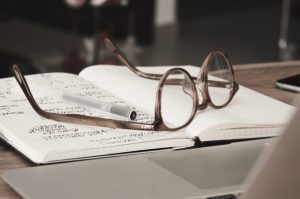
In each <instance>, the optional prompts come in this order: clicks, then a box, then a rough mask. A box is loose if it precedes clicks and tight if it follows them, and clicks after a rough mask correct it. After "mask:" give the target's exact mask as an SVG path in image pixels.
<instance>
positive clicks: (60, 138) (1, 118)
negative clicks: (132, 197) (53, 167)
mask: <svg viewBox="0 0 300 199" xmlns="http://www.w3.org/2000/svg"><path fill="white" fill-rule="evenodd" d="M184 68H185V69H187V70H188V71H189V72H190V73H191V74H194V75H196V74H197V73H198V70H199V68H197V67H192V66H184ZM167 69H168V67H145V68H143V70H145V71H148V72H158V73H161V72H163V71H165V70H167ZM26 78H27V81H28V83H29V86H30V88H31V90H32V93H33V95H34V97H35V99H36V101H37V102H38V104H39V105H40V106H41V107H42V108H43V109H44V110H47V111H52V112H58V113H77V114H85V115H93V116H99V117H107V118H110V117H111V115H107V114H106V113H103V112H100V111H97V110H95V109H93V108H90V107H88V106H84V105H82V104H77V103H70V102H69V101H66V100H63V99H62V95H63V94H64V93H65V92H69V93H74V94H76V95H81V96H86V97H89V98H95V99H99V100H101V101H104V102H108V103H115V104H119V105H123V106H128V107H131V108H133V109H135V110H136V111H137V113H138V115H137V121H139V122H141V121H143V122H151V121H152V116H153V113H154V105H155V94H156V88H157V85H158V81H154V80H147V79H143V78H141V77H138V76H137V75H135V74H133V73H132V72H131V71H129V70H128V69H127V68H126V67H117V66H110V65H98V66H91V67H88V68H86V69H84V70H83V71H81V73H80V74H79V75H73V74H68V73H46V74H37V75H31V76H26ZM0 84H1V87H0V98H1V101H0V136H1V137H2V138H3V139H4V140H6V141H7V142H8V143H9V144H10V145H12V146H13V147H14V148H16V149H17V150H18V151H20V152H21V153H22V154H24V155H25V156H26V157H28V158H29V159H30V160H32V161H33V162H35V163H40V164H43V163H53V162H60V161H69V160H74V159H81V158H93V157H99V156H104V155H113V154H119V153H125V152H136V151H144V150H152V149H166V148H173V149H176V148H185V147H192V146H194V144H195V137H198V138H199V139H200V141H202V142H208V141H219V140H239V139H249V138H258V137H270V136H276V135H278V133H279V130H280V128H281V127H283V126H284V125H285V123H286V122H287V121H288V120H289V118H290V116H291V115H292V112H293V111H294V108H293V107H291V106H289V105H287V104H284V103H281V102H279V101H276V100H274V99H272V98H269V97H267V96H264V95H261V94H259V93H256V92H254V91H252V90H249V89H247V88H244V87H241V88H240V90H239V91H238V93H237V94H236V96H235V97H234V99H233V100H232V102H231V103H230V104H229V105H228V106H226V107H225V108H223V109H218V110H216V109H212V108H208V109H206V110H204V111H199V112H198V113H197V116H196V117H195V119H194V120H193V121H192V123H191V124H190V125H189V126H188V127H187V128H185V129H182V130H180V131H178V132H154V131H139V130H124V129H111V128H104V127H96V126H87V125H77V124H69V123H62V122H56V121H53V120H48V119H45V118H42V117H40V116H39V115H38V114H37V113H35V111H34V110H33V109H32V107H31V106H30V104H29V103H28V101H27V99H26V98H25V96H24V94H23V93H22V91H21V89H20V88H19V86H18V85H17V82H16V81H15V79H14V78H5V79H1V80H0ZM180 108H185V107H180ZM168 118H169V121H167V122H168V123H173V124H176V122H180V121H179V120H180V115H174V114H173V113H172V110H170V113H169V117H168Z"/></svg>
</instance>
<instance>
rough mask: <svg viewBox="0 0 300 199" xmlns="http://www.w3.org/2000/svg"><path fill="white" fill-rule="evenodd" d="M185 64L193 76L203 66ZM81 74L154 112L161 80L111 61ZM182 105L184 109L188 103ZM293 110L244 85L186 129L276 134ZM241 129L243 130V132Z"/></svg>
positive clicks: (160, 70)
mask: <svg viewBox="0 0 300 199" xmlns="http://www.w3.org/2000/svg"><path fill="white" fill-rule="evenodd" d="M182 67H183V68H184V69H186V70H187V71H189V72H190V73H191V74H192V75H193V76H197V74H198V72H199V70H200V69H199V68H198V67H192V66H182ZM169 68H171V67H143V68H141V70H143V71H145V72H151V73H163V72H164V71H166V70H168V69H169ZM80 76H82V77H83V78H86V79H90V80H91V81H93V82H95V83H96V84H97V85H101V86H102V87H103V88H105V89H107V90H110V91H111V92H112V93H113V94H114V95H117V96H119V97H122V98H123V99H125V100H126V101H128V102H130V103H132V104H135V105H136V106H137V107H139V108H141V109H142V110H147V111H148V112H151V113H152V114H153V112H154V106H155V95H156V89H157V86H158V81H156V80H148V79H145V78H141V77H139V76H137V75H135V74H134V73H133V72H131V71H130V70H129V69H128V68H126V67H118V66H110V65H100V66H91V67H88V68H86V69H85V70H83V71H82V72H81V73H80ZM181 108H182V109H184V108H185V107H184V106H183V107H181ZM293 111H294V108H293V107H291V106H289V105H287V104H284V103H282V102H279V101H277V100H275V99H272V98H270V97H267V96H265V95H262V94H259V93H257V92H255V91H252V90H250V89H247V88H245V87H242V86H241V87H240V90H239V91H238V92H237V94H236V95H235V97H234V99H233V100H232V102H231V103H230V104H229V105H228V106H226V107H224V108H222V109H213V108H210V107H209V108H207V109H205V110H202V111H198V113H197V115H196V117H195V119H194V120H193V121H192V123H191V124H190V125H189V126H188V127H187V128H186V129H185V131H186V132H187V133H189V134H191V135H193V136H199V137H200V139H201V138H202V137H203V136H204V135H202V134H205V132H211V131H213V130H214V129H215V128H217V127H218V128H219V127H220V126H222V128H219V129H218V131H219V132H221V131H222V130H226V132H229V131H230V132H231V133H230V136H229V135H228V138H230V139H231V138H232V137H234V135H235V134H234V133H237V134H236V136H237V137H238V138H240V137H241V136H244V138H250V137H251V138H252V137H265V136H270V135H273V136H274V135H277V134H278V129H279V128H280V127H281V126H283V125H285V124H286V123H287V121H288V120H289V118H290V116H291V115H292V112H293ZM168 116H169V118H170V120H169V121H168V122H170V123H175V124H176V123H177V122H180V121H181V118H180V115H174V114H173V113H172V110H170V114H169V115H168ZM254 127H255V129H256V130H257V131H254V130H251V131H245V130H242V131H239V130H240V129H244V128H248V129H249V128H254ZM257 127H260V128H257ZM264 130H265V134H264ZM240 133H242V134H241V135H240ZM217 135H220V137H219V138H218V139H219V140H223V139H228V138H227V137H226V135H227V134H226V133H219V134H217ZM212 137H213V138H212ZM212 137H211V138H210V137H209V136H208V135H206V136H205V140H206V141H208V140H210V139H217V137H216V136H212ZM203 138H204V137H203Z"/></svg>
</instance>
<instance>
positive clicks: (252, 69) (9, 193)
mask: <svg viewBox="0 0 300 199" xmlns="http://www.w3.org/2000/svg"><path fill="white" fill-rule="evenodd" d="M234 69H235V73H236V78H237V81H238V82H239V83H240V84H241V85H243V86H246V87H249V88H251V89H253V90H256V91H258V92H260V93H263V94H265V95H268V96H271V97H273V98H276V99H278V100H280V101H282V102H285V103H288V104H291V103H292V100H293V98H294V97H295V95H296V93H292V92H289V91H283V90H280V89H277V88H276V87H275V81H276V80H277V79H279V78H283V77H287V76H289V75H293V74H297V73H300V61H289V62H276V63H265V64H247V65H236V66H234ZM29 166H33V164H32V163H30V162H29V161H28V160H26V159H25V158H24V157H22V156H21V155H20V154H18V153H17V152H16V151H14V150H13V149H12V148H11V147H9V146H8V145H7V144H6V143H4V142H3V141H0V172H2V171H4V170H6V169H13V168H20V167H29ZM0 198H1V199H4V198H20V197H19V196H18V195H17V194H16V193H15V192H14V191H13V190H12V189H11V188H10V187H9V186H8V185H7V184H5V182H4V181H3V180H2V179H0Z"/></svg>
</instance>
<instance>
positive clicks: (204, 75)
mask: <svg viewBox="0 0 300 199" xmlns="http://www.w3.org/2000/svg"><path fill="white" fill-rule="evenodd" d="M104 43H105V45H106V47H107V48H108V49H109V50H110V51H111V52H112V53H113V54H114V55H115V56H116V57H117V58H118V59H119V60H120V61H121V62H122V63H123V64H125V66H127V67H128V68H129V69H130V70H131V71H132V72H134V73H135V74H137V75H138V76H140V77H143V78H146V79H152V80H160V79H161V78H162V77H163V76H164V74H156V73H146V72H143V71H141V70H139V69H138V68H137V67H135V66H134V65H133V64H132V63H131V62H130V61H129V60H128V59H127V57H126V56H125V55H124V53H123V52H122V51H121V50H120V49H119V48H118V46H117V45H116V44H115V43H114V42H112V41H111V40H110V39H109V38H105V39H104ZM216 55H219V56H220V57H222V59H223V60H224V61H225V63H226V64H227V66H228V67H229V72H230V73H231V75H232V81H216V80H209V79H208V69H209V68H208V66H209V64H210V63H212V61H213V58H214V57H215V56H216ZM190 76H191V75H190ZM191 77H192V80H193V82H194V83H195V84H196V88H197V90H198V91H199V92H200V94H201V96H202V98H203V101H202V103H201V104H197V106H196V109H197V110H203V109H205V108H207V107H208V106H211V107H213V108H217V109H218V108H223V107H224V106H226V105H227V104H229V103H230V101H231V100H232V98H233V97H234V95H235V94H236V93H237V91H238V90H239V84H238V83H237V82H236V80H235V75H234V70H233V67H232V64H231V62H230V60H229V57H228V55H227V54H226V53H225V52H223V51H220V50H216V51H212V52H211V53H209V54H208V56H207V57H206V59H205V60H204V62H203V64H202V67H201V69H200V70H199V73H198V76H197V77H193V76H191ZM166 84H169V85H170V84H171V85H179V84H182V80H181V79H172V81H169V80H168V81H166ZM208 87H220V88H229V89H230V94H229V97H228V99H227V101H226V102H225V103H223V104H221V105H217V104H215V103H214V102H213V101H212V100H211V96H210V95H209V91H208Z"/></svg>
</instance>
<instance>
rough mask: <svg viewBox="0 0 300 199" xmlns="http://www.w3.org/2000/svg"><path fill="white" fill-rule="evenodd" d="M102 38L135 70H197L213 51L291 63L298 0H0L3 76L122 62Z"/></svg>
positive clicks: (299, 29)
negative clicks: (14, 68) (18, 70)
mask: <svg viewBox="0 0 300 199" xmlns="http://www.w3.org/2000/svg"><path fill="white" fill-rule="evenodd" d="M105 37H110V38H112V39H113V40H114V41H115V42H116V43H117V44H118V45H119V47H120V48H121V49H122V50H123V52H124V53H125V54H126V55H127V56H128V58H129V59H130V60H131V61H132V62H133V63H134V64H136V65H197V66H201V65H202V63H203V61H204V59H205V57H206V55H207V54H208V53H209V52H210V51H212V50H214V49H222V50H224V51H226V52H227V53H228V54H229V55H230V57H231V60H232V63H233V64H246V63H257V62H273V61H279V60H294V59H299V58H300V50H299V48H300V1H299V0H263V1H262V0H252V1H245V0H244V1H240V0H227V1H220V0H210V1H200V0H189V1H186V0H106V1H105V0H47V1H46V0H44V1H40V0H26V1H20V0H2V1H1V2H0V76H1V77H6V76H10V75H11V73H10V66H11V65H12V64H14V63H18V64H20V65H21V67H22V69H23V71H24V73H26V74H31V73H41V72H51V71H64V72H71V73H78V72H79V71H80V70H82V69H83V68H85V67H87V66H90V65H93V64H120V63H119V61H118V60H117V59H115V57H113V56H112V55H111V54H110V53H109V52H108V51H107V50H106V48H105V46H104V44H103V38H105Z"/></svg>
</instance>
